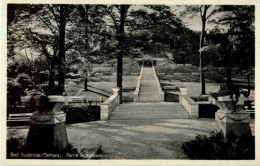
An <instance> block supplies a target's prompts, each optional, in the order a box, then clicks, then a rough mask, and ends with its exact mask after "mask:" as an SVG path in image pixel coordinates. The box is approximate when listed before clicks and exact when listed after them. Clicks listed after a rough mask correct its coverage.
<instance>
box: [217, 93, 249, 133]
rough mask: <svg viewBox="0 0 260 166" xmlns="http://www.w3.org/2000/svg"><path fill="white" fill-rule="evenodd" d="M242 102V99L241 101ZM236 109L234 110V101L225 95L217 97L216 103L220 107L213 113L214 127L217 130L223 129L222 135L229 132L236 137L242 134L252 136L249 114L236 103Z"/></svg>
mask: <svg viewBox="0 0 260 166" xmlns="http://www.w3.org/2000/svg"><path fill="white" fill-rule="evenodd" d="M241 102H242V101H241ZM237 104H238V105H237V108H238V109H237V111H236V112H234V110H233V108H234V102H232V101H231V99H230V98H229V96H228V97H226V96H224V97H218V100H216V105H217V106H218V107H219V108H220V109H219V110H218V111H217V112H216V113H215V129H216V130H217V131H221V130H222V131H223V133H224V135H225V136H227V135H228V134H230V133H231V132H232V133H233V134H235V135H236V136H237V137H241V136H242V135H248V136H252V133H251V128H250V125H249V123H250V120H251V119H250V114H249V113H246V112H245V111H244V110H243V109H242V107H243V105H240V104H242V103H239V102H238V103H237Z"/></svg>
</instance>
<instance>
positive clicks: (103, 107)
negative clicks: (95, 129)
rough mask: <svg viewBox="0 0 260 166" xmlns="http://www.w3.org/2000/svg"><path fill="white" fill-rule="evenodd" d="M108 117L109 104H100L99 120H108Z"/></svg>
mask: <svg viewBox="0 0 260 166" xmlns="http://www.w3.org/2000/svg"><path fill="white" fill-rule="evenodd" d="M108 118H109V104H108V103H102V104H100V120H108Z"/></svg>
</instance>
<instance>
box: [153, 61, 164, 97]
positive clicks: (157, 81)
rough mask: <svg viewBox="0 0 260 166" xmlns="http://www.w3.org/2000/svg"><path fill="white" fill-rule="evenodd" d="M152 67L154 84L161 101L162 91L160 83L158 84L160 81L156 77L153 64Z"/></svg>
mask: <svg viewBox="0 0 260 166" xmlns="http://www.w3.org/2000/svg"><path fill="white" fill-rule="evenodd" d="M152 69H153V76H154V79H155V81H156V86H157V89H158V93H159V95H160V99H161V101H164V92H163V91H162V88H161V84H160V81H159V79H158V77H157V75H156V72H155V68H154V66H152Z"/></svg>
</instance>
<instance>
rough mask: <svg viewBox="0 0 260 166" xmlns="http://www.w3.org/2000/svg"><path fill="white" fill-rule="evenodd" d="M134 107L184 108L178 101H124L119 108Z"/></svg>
mask: <svg viewBox="0 0 260 166" xmlns="http://www.w3.org/2000/svg"><path fill="white" fill-rule="evenodd" d="M129 107H130V108H133V107H135V108H136V107H175V108H176V107H179V108H183V107H182V106H181V105H180V104H179V103H178V102H159V103H141V102H139V103H136V102H134V103H124V104H120V105H119V106H118V108H129Z"/></svg>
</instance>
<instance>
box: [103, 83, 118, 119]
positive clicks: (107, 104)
mask: <svg viewBox="0 0 260 166" xmlns="http://www.w3.org/2000/svg"><path fill="white" fill-rule="evenodd" d="M112 90H113V95H111V96H110V97H109V98H108V99H106V100H105V101H104V102H103V103H101V104H100V107H101V109H100V120H108V119H109V116H110V113H111V112H112V111H114V109H116V107H117V106H118V105H119V96H118V91H119V88H113V89H112Z"/></svg>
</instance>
